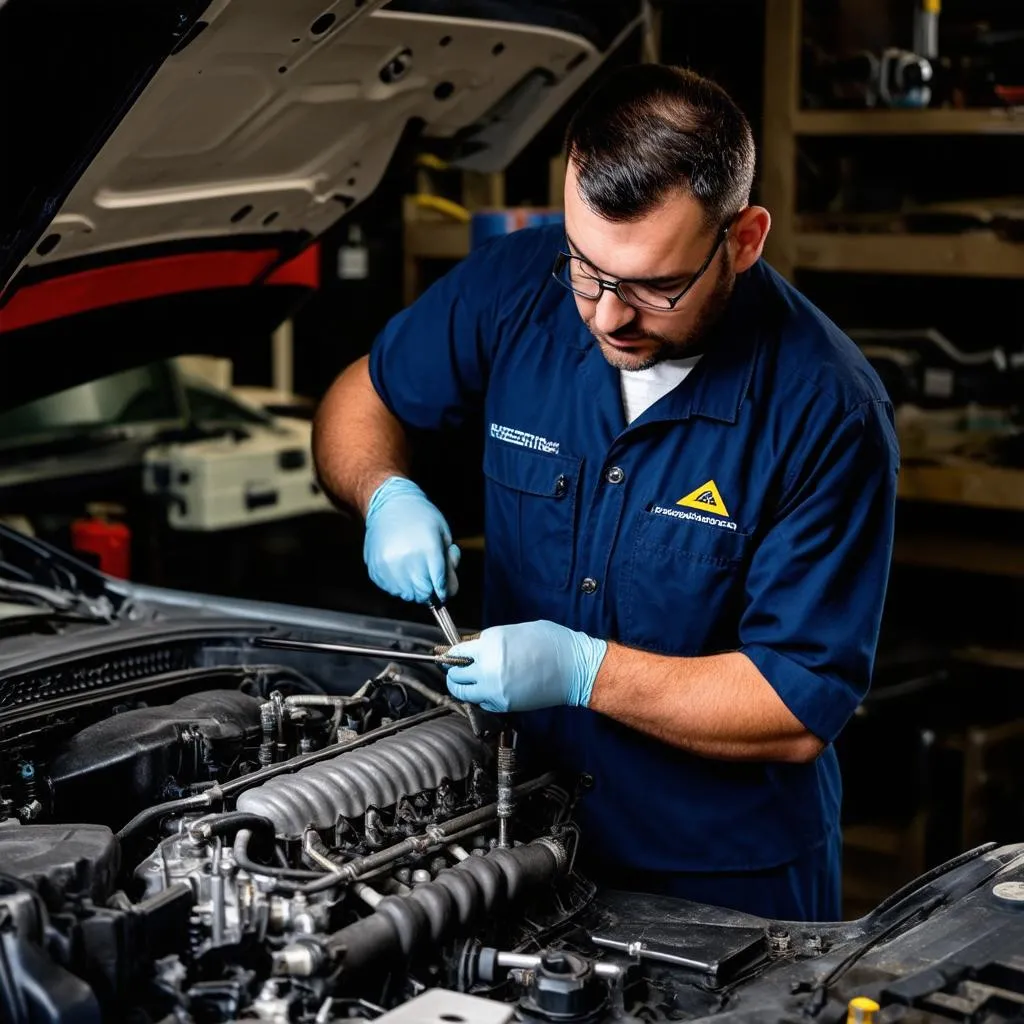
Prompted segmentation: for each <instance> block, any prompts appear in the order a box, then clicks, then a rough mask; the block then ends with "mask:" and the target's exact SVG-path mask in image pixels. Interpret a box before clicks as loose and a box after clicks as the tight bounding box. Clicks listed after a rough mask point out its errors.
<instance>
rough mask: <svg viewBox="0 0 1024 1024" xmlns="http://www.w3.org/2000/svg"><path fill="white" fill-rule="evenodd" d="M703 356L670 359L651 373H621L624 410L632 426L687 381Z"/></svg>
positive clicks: (621, 371) (625, 371)
mask: <svg viewBox="0 0 1024 1024" xmlns="http://www.w3.org/2000/svg"><path fill="white" fill-rule="evenodd" d="M699 359H700V356H691V357H690V358H689V359H666V360H665V361H664V362H662V363H656V364H655V365H654V366H652V367H651V368H650V369H649V370H620V371H619V377H620V379H621V381H622V408H623V410H624V411H625V413H626V422H627V423H632V422H633V420H635V419H636V418H637V417H638V416H640V415H641V414H642V413H644V412H646V411H647V410H648V409H649V408H650V407H651V406H652V405H654V403H655V402H656V401H657V400H658V399H659V398H661V397H662V396H663V395H667V394H668V393H669V392H670V391H671V390H672V389H673V388H674V387H676V386H677V385H679V384H682V382H683V381H684V380H685V379H686V375H687V374H688V373H689V372H690V371H691V370H692V369H693V368H694V367H695V366H696V365H697V362H698V360H699Z"/></svg>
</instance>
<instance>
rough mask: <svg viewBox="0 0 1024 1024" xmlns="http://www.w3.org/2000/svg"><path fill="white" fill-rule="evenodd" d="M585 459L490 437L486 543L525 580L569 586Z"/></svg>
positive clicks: (486, 460)
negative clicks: (535, 449) (519, 445)
mask: <svg viewBox="0 0 1024 1024" xmlns="http://www.w3.org/2000/svg"><path fill="white" fill-rule="evenodd" d="M580 464H581V460H580V459H579V458H577V457H576V456H572V455H552V454H548V453H545V452H536V451H532V450H531V449H529V448H519V447H516V446H515V445H509V444H502V443H500V442H496V441H489V442H488V443H487V445H486V447H485V450H484V475H485V476H486V477H487V481H488V484H487V504H486V522H485V529H486V531H487V547H488V551H489V552H491V556H492V557H494V558H500V559H503V560H504V561H505V562H506V563H507V564H506V568H510V569H512V570H513V571H514V572H516V573H517V574H518V575H519V576H521V577H522V578H523V579H524V580H528V581H529V582H531V583H535V584H540V585H542V586H546V587H550V588H552V589H556V590H560V589H564V588H565V587H567V586H568V584H569V579H570V577H571V573H572V560H573V546H574V532H575V524H576V497H577V491H578V490H579V480H580Z"/></svg>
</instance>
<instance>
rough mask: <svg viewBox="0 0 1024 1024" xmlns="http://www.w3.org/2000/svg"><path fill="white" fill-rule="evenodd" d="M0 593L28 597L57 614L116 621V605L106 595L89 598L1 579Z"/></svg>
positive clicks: (101, 620) (51, 588) (34, 584)
mask: <svg viewBox="0 0 1024 1024" xmlns="http://www.w3.org/2000/svg"><path fill="white" fill-rule="evenodd" d="M0 593H3V594H10V595H12V596H14V597H23V598H25V597H27V598H29V599H31V600H34V601H39V602H41V603H43V604H45V605H46V606H47V607H49V608H52V609H53V610H54V611H55V612H62V613H72V614H74V615H76V616H82V617H84V618H88V619H94V620H96V621H98V622H112V621H113V619H114V605H113V603H112V602H111V600H110V598H108V597H107V596H106V595H105V594H104V595H100V596H99V597H87V596H86V595H85V594H73V593H71V592H70V591H67V590H57V589H55V588H54V587H44V586H42V585H41V584H39V583H19V582H16V581H15V580H7V579H0Z"/></svg>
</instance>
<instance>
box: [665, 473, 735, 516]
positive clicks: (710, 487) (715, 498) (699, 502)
mask: <svg viewBox="0 0 1024 1024" xmlns="http://www.w3.org/2000/svg"><path fill="white" fill-rule="evenodd" d="M676 504H677V505H685V506H686V507H687V508H695V509H699V510H700V511H701V512H711V513H712V514H714V515H716V516H723V517H724V518H726V519H728V518H729V512H728V510H727V509H726V507H725V502H724V501H722V496H721V495H720V494H719V493H718V487H717V486H716V484H715V481H714V480H709V481H708V482H707V483H706V484H701V486H700V487H698V488H697V489H696V490H695V491H691V492H690V493H689V494H688V495H687V496H686V497H685V498H680V499H679V500H678V501H677V502H676Z"/></svg>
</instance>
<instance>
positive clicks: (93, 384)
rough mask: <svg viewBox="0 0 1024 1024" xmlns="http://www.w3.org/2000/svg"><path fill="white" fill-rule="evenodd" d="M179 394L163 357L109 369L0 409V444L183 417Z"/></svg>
mask: <svg viewBox="0 0 1024 1024" xmlns="http://www.w3.org/2000/svg"><path fill="white" fill-rule="evenodd" d="M185 419H186V408H185V401H184V397H183V396H182V394H181V388H180V386H179V384H178V380H177V377H176V376H175V374H174V373H173V372H172V370H171V368H170V367H169V366H168V364H166V363H154V364H152V365H149V366H140V367H136V368H134V369H131V370H124V371H122V372H120V373H115V374H111V375H110V376H109V377H103V378H101V379H99V380H94V381H90V382H89V383H87V384H79V385H77V386H76V387H73V388H67V389H66V390H65V391H59V392H57V393H56V394H53V395H47V396H45V397H44V398H39V399H36V400H35V401H33V402H29V403H27V404H26V405H22V406H19V407H17V408H15V409H10V410H8V411H6V412H3V413H0V448H4V449H9V448H12V447H15V446H18V445H23V444H31V443H33V442H40V441H45V440H48V439H50V438H60V437H67V436H71V435H81V434H84V435H92V434H96V433H102V432H104V431H106V430H109V429H111V428H116V427H125V426H130V425H131V424H137V423H154V422H157V423H161V422H166V423H183V422H184V421H185Z"/></svg>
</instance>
